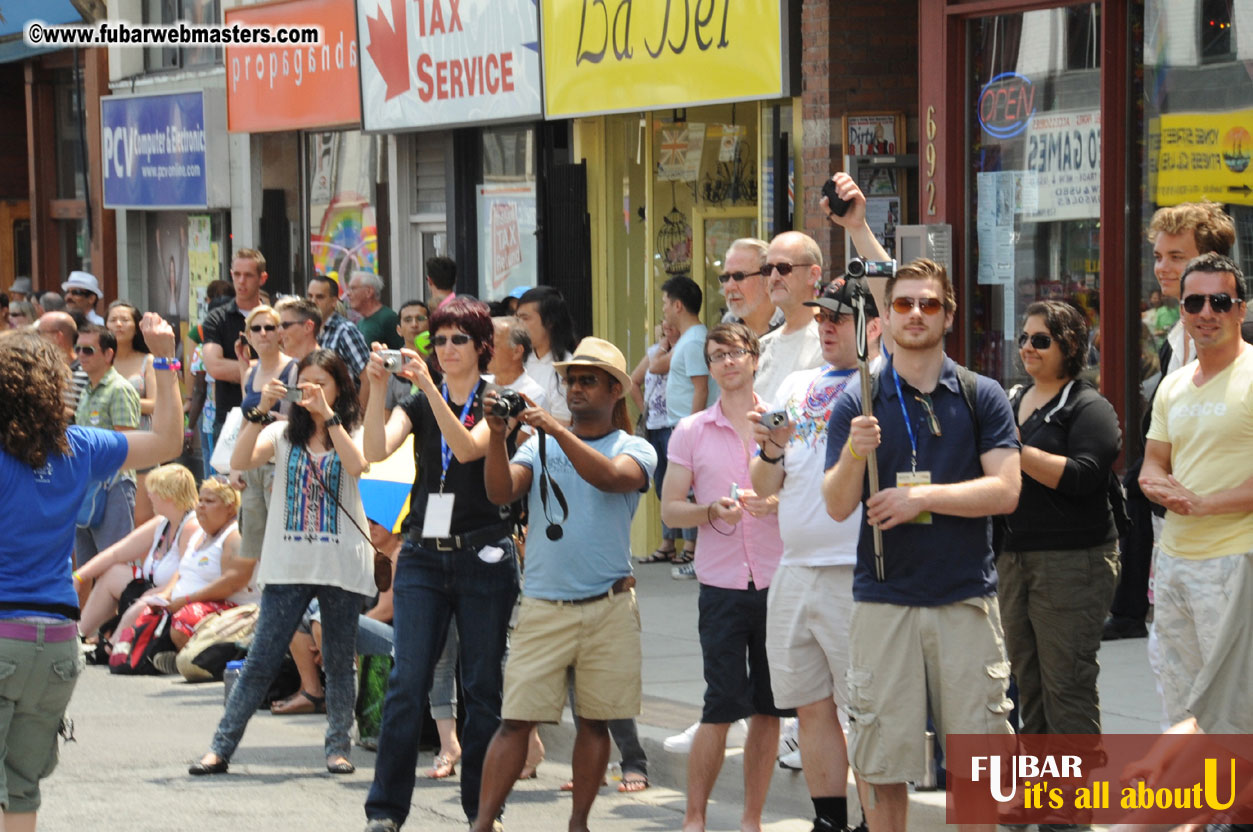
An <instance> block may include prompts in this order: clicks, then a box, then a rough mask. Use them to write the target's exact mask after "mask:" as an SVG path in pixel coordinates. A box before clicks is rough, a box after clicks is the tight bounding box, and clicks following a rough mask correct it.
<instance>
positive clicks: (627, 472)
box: [518, 407, 648, 494]
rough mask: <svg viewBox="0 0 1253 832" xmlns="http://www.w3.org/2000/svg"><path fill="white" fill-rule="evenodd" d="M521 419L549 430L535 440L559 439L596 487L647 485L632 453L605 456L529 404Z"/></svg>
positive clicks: (625, 490)
mask: <svg viewBox="0 0 1253 832" xmlns="http://www.w3.org/2000/svg"><path fill="white" fill-rule="evenodd" d="M518 421H520V422H522V423H523V424H526V425H530V426H531V427H533V428H535V429H536V430H542V431H544V432H545V433H546V434H548V437H547V440H545V439H544V437H537V438H536V440H535V441H537V442H538V441H549V442H552V441H556V442H557V444H558V445H560V446H561V450H562V451H563V452H565V455H566V458H567V459H569V460H570V464H571V465H573V466H574V470H575V471H576V472H577V473H578V475H579V476H580V477H582V478H583V479H584V480H586V481H587V482H588V484H590V485H591V486H592V487H594V488H598V489H600V490H601V491H608V492H610V493H612V494H629V493H630V492H632V491H641V490H643V489H644V488H645V487H646V486H647V485H648V475H647V474H646V473H645V472H644V469H643V468H642V467H640V464H639V463H638V462H636V461H635V460H634V459H633V458H632V457H630V456H628V455H627V454H618V455H617V456H615V457H614V458H613V459H610V458H608V457H606V456H605V455H604V454H602V453H600V452H599V451H597V450H596V449H594V448H593V447H592V446H590V445H588V444H587V443H586V442H584V441H583V440H582V439H580V438H579V437H577V436H575V435H574V433H573V432H572V431H571V430H570V429H569V428H568V427H566V426H565V425H563V424H562V423H561V422H559V421H557V419H556V417H554V416H553V415H552V414H551V413H549V412H548V411H546V410H540V409H539V408H538V407H528V408H527V409H526V410H524V411H522V413H521V414H520V415H519V416H518Z"/></svg>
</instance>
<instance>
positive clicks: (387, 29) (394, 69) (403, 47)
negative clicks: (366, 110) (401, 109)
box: [366, 0, 409, 101]
mask: <svg viewBox="0 0 1253 832" xmlns="http://www.w3.org/2000/svg"><path fill="white" fill-rule="evenodd" d="M407 2H408V0H391V7H392V20H391V23H388V22H387V18H385V17H384V16H383V4H382V3H380V4H379V7H378V12H377V14H378V16H377V17H370V16H368V15H367V16H366V26H367V28H368V29H369V32H370V45H369V46H367V47H366V51H367V52H369V53H370V57H371V58H372V59H373V60H374V65H375V66H376V67H378V71H379V75H380V76H382V78H383V82H384V83H385V84H386V85H387V96H386V97H385V98H384V99H383V100H384V101H391V100H392V99H393V98H395V97H396V96H398V95H403V94H404V93H406V92H408V91H409V24H408V19H407V14H406V12H405V4H406V3H407Z"/></svg>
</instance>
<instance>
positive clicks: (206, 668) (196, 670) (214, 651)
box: [174, 604, 261, 682]
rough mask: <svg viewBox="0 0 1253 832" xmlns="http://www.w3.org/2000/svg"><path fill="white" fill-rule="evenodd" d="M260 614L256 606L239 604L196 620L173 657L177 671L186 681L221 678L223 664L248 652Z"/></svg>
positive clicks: (224, 669) (220, 679) (216, 680)
mask: <svg viewBox="0 0 1253 832" xmlns="http://www.w3.org/2000/svg"><path fill="white" fill-rule="evenodd" d="M260 615H261V607H260V605H258V604H242V605H240V606H238V607H231V608H230V609H229V610H223V611H222V612H215V613H211V614H209V615H206V616H205V617H204V618H202V619H200V623H199V624H197V625H196V629H195V631H194V632H193V633H192V635H191V638H190V639H189V640H188V641H187V644H185V645H184V646H183V649H182V650H179V651H178V656H177V657H176V658H175V660H174V661H175V665H176V666H177V667H178V672H179V673H181V674H182V675H183V678H184V679H186V680H187V681H189V682H220V681H222V674H223V673H225V672H226V663H227V662H230V661H234V660H235V659H239V658H242V657H243V656H244V655H245V654H246V653H247V652H248V645H249V644H250V643H251V642H252V635H253V632H254V631H255V630H256V629H257V619H258V618H259V617H260Z"/></svg>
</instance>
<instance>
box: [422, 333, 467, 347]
mask: <svg viewBox="0 0 1253 832" xmlns="http://www.w3.org/2000/svg"><path fill="white" fill-rule="evenodd" d="M449 341H452V342H453V344H455V345H456V346H458V347H461V346H465V345H466V344H468V343H470V336H469V335H466V334H465V333H464V332H458V333H457V334H456V335H436V336H435V337H434V338H432V339H431V343H432V344H434V345H435V346H437V347H442V346H444V345H445V344H447V343H448V342H449Z"/></svg>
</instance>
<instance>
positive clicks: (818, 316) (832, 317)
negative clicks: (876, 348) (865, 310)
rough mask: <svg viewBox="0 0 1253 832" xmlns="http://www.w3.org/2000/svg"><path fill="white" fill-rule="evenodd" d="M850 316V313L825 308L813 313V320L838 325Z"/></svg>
mask: <svg viewBox="0 0 1253 832" xmlns="http://www.w3.org/2000/svg"><path fill="white" fill-rule="evenodd" d="M851 317H852V316H851V315H848V314H846V313H843V312H828V311H826V310H820V311H818V312H815V313H814V320H816V321H817V322H818V323H820V324H832V325H834V326H839V325H840V324H842V323H844V322H845V321H847V320H848V319H849V318H851Z"/></svg>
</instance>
